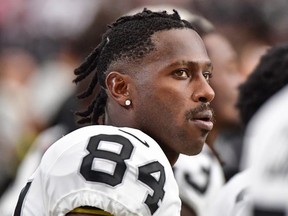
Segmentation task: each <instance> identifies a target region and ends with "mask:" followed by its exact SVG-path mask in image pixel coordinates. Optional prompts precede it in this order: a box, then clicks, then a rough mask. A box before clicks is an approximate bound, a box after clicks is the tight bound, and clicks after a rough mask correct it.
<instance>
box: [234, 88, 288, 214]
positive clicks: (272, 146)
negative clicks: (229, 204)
mask: <svg viewBox="0 0 288 216" xmlns="http://www.w3.org/2000/svg"><path fill="white" fill-rule="evenodd" d="M287 110H288V85H287V87H285V88H283V89H282V90H281V91H279V92H278V93H277V94H275V95H274V96H273V97H272V98H271V99H269V100H268V102H267V103H265V104H264V105H263V107H262V108H261V109H260V110H259V112H257V115H255V117H253V119H252V122H251V123H250V124H249V136H248V137H247V140H246V142H245V146H244V147H245V148H244V149H245V151H246V157H245V158H243V161H242V163H243V165H244V166H245V167H250V168H249V169H251V172H252V173H253V178H252V179H251V181H250V182H251V190H250V191H251V192H250V194H251V195H250V199H249V201H250V202H249V203H248V204H247V206H245V207H246V208H245V209H244V210H242V212H241V216H246V215H247V216H257V215H261V214H262V215H283V216H284V215H288V115H287ZM239 215H240V214H239Z"/></svg>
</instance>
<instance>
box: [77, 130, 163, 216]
mask: <svg viewBox="0 0 288 216" xmlns="http://www.w3.org/2000/svg"><path fill="white" fill-rule="evenodd" d="M101 141H108V142H115V143H117V144H119V145H121V146H122V148H121V151H120V153H115V152H111V151H108V150H104V149H99V144H100V142H101ZM133 148H134V147H133V145H132V143H131V142H130V141H129V140H128V139H127V138H125V137H122V136H120V135H104V134H100V135H97V136H94V137H91V138H90V140H89V143H88V145H87V150H88V151H89V154H88V155H86V156H85V157H84V158H83V161H82V164H81V167H80V173H81V174H82V176H83V177H84V178H85V179H86V180H87V181H92V182H101V183H105V184H108V185H110V186H116V185H118V184H120V183H121V182H122V180H123V177H124V174H125V172H126V169H127V165H126V164H125V160H126V159H129V158H130V156H131V154H132V151H133ZM95 158H102V159H106V160H110V161H113V162H115V163H116V166H115V169H114V173H113V174H109V173H106V172H101V171H97V170H93V168H92V165H93V160H94V159H95ZM138 169H139V175H138V180H139V181H141V182H143V183H144V184H146V185H147V186H148V187H150V188H151V189H152V190H153V195H152V196H151V195H149V194H148V195H147V197H146V200H145V204H146V205H147V206H148V208H149V209H150V212H151V214H154V212H156V211H157V209H158V208H159V205H158V203H159V200H162V199H163V197H164V194H165V191H164V189H163V188H164V184H165V181H166V176H165V171H164V167H163V166H162V165H161V164H160V163H159V162H158V161H154V162H151V163H148V164H146V165H143V166H140V167H139V168H138ZM156 172H159V180H158V181H157V180H156V179H155V178H154V177H153V176H152V173H156Z"/></svg>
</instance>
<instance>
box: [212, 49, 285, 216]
mask: <svg viewBox="0 0 288 216" xmlns="http://www.w3.org/2000/svg"><path fill="white" fill-rule="evenodd" d="M287 57H288V45H287V44H282V45H278V46H275V47H272V48H271V49H269V50H268V52H267V53H266V54H265V55H264V56H263V57H262V58H261V60H260V63H259V64H258V65H257V67H256V68H255V70H254V71H253V72H252V73H251V74H250V76H249V77H248V79H247V80H246V81H245V82H244V83H243V84H242V85H241V86H240V93H239V98H238V102H237V106H238V107H239V111H240V116H241V120H242V122H243V123H244V125H245V137H244V149H243V150H244V151H243V154H242V155H243V156H242V158H241V163H242V171H241V172H240V173H238V174H237V175H235V176H234V177H233V178H231V180H229V181H228V183H227V184H226V185H225V186H224V187H223V189H222V190H221V192H220V193H219V195H218V196H217V198H216V199H215V202H214V203H213V207H212V208H211V214H209V216H210V215H211V216H212V215H213V216H218V215H219V216H220V215H221V216H226V215H227V216H230V215H239V214H241V212H242V211H245V209H246V207H247V205H249V200H250V198H251V196H250V192H249V190H250V183H251V180H252V179H255V175H254V173H255V172H254V171H253V169H251V167H253V166H254V165H253V162H252V161H253V160H254V159H253V160H251V159H252V158H253V157H252V155H254V156H255V155H257V152H258V153H260V152H262V142H264V140H265V139H264V138H265V137H266V140H268V138H267V136H268V137H269V136H271V134H273V133H272V132H271V133H268V132H267V131H266V132H265V134H264V133H263V132H260V131H262V130H259V131H258V132H257V133H256V131H255V129H253V120H254V117H255V116H256V117H257V113H258V111H259V110H260V109H261V108H262V106H263V105H264V104H265V103H266V102H267V101H268V100H269V99H270V98H271V97H272V96H273V95H274V94H276V93H277V92H278V91H280V90H281V89H282V88H283V87H284V86H286V85H287V83H288V73H286V71H287V66H288V61H287ZM282 115H283V114H282ZM275 116H276V114H275ZM265 118H266V117H265ZM274 123H276V121H275V122H274ZM262 124H263V123H262ZM266 124H267V125H269V127H268V128H270V129H271V130H273V127H272V125H271V123H269V122H267V123H266ZM258 129H260V127H259V128H258ZM258 129H257V130H258ZM266 130H267V129H266ZM259 134H260V135H259ZM259 136H261V139H260V138H259ZM270 138H271V137H270ZM259 140H262V141H261V142H260V141H259ZM269 140H270V139H269ZM265 142H266V141H265ZM269 144H270V145H271V143H269ZM273 146H274V144H273ZM247 149H249V151H247ZM266 158H268V155H267V156H266ZM261 160H262V162H261V163H262V165H263V164H266V163H265V162H264V159H263V158H262V159H261ZM265 160H266V159H265ZM267 160H268V159H267ZM268 161H270V160H268ZM271 161H272V160H271ZM244 162H245V163H244ZM258 163H259V161H258ZM244 215H245V214H244ZM246 215H247V214H246Z"/></svg>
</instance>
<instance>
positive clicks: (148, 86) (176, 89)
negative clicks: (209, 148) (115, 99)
mask: <svg viewBox="0 0 288 216" xmlns="http://www.w3.org/2000/svg"><path fill="white" fill-rule="evenodd" d="M152 41H153V42H154V43H155V45H156V50H155V51H153V52H152V53H150V54H148V55H147V56H146V57H145V58H144V60H143V63H142V64H141V65H140V67H138V68H137V70H138V72H137V73H135V74H136V75H135V76H136V77H135V79H133V80H134V81H135V82H134V88H135V90H136V91H135V94H134V95H133V98H132V100H133V102H132V103H133V109H134V110H133V112H134V120H135V121H136V124H137V127H138V128H139V129H140V130H142V131H144V132H145V133H147V134H148V135H150V136H151V137H152V138H154V139H155V140H156V141H157V142H158V143H159V144H160V146H161V147H162V149H163V150H164V152H165V153H166V155H167V157H168V159H169V157H170V156H169V155H175V154H177V155H178V154H179V153H184V154H189V155H193V154H197V153H199V152H200V151H201V149H202V147H203V144H204V141H205V139H206V137H207V134H208V132H209V131H210V130H211V129H212V127H213V123H212V111H211V110H210V109H209V106H208V105H207V104H208V102H210V101H212V100H213V98H214V91H213V90H212V88H211V87H210V85H209V78H210V76H211V72H212V71H211V70H212V65H211V61H210V59H209V57H208V55H207V53H206V49H205V47H204V45H203V41H202V40H201V38H200V37H199V35H198V34H197V33H196V32H195V31H193V30H191V29H178V30H175V29H174V30H169V31H161V32H157V33H155V34H154V35H153V36H152Z"/></svg>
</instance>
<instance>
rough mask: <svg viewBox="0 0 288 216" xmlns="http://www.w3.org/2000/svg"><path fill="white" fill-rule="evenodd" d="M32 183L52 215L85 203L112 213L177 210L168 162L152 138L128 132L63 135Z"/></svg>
mask: <svg viewBox="0 0 288 216" xmlns="http://www.w3.org/2000/svg"><path fill="white" fill-rule="evenodd" d="M32 180H33V181H32V184H31V189H30V190H31V193H32V192H34V196H35V195H37V193H38V196H37V197H42V202H43V205H44V209H47V210H49V212H51V214H52V215H62V214H63V213H67V212H69V210H72V209H74V208H75V207H79V206H84V205H88V206H93V207H98V208H101V209H103V210H105V211H108V212H111V213H113V214H114V215H118V214H119V212H127V214H128V213H129V215H138V212H139V215H141V214H143V215H147V214H153V213H155V215H178V213H179V212H180V199H179V197H178V196H177V195H178V187H177V184H176V181H175V179H174V177H173V172H172V168H171V166H170V164H169V161H168V159H167V158H166V157H165V154H164V153H163V152H162V150H161V148H160V147H159V146H158V144H157V143H156V142H155V141H154V140H153V139H152V138H150V137H149V136H147V135H146V134H144V133H143V132H141V131H139V130H135V129H131V128H117V127H112V126H89V127H85V128H81V129H78V130H76V131H74V132H72V133H70V134H68V135H66V136H64V137H62V138H61V139H60V140H58V141H57V142H56V143H55V144H53V145H52V146H51V147H50V148H49V149H48V150H47V152H46V153H45V155H44V157H43V158H42V161H41V164H40V166H39V168H38V171H37V173H35V176H34V178H33V179H32ZM35 188H36V189H37V188H38V190H35ZM41 190H42V191H43V190H44V191H45V193H40V192H39V191H41ZM39 193H40V194H39ZM149 194H151V195H149ZM175 194H176V196H175ZM28 195H29V194H28ZM30 197H32V196H30ZM38 200H39V201H40V200H41V198H39V199H38ZM34 201H35V200H34ZM169 212H170V213H169Z"/></svg>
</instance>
